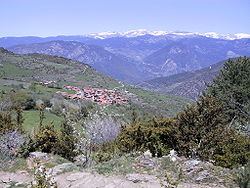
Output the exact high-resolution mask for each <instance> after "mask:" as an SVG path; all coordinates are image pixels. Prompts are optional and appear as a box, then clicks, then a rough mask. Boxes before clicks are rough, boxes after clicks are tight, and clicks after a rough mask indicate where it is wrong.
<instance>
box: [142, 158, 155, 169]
mask: <svg viewBox="0 0 250 188" xmlns="http://www.w3.org/2000/svg"><path fill="white" fill-rule="evenodd" d="M138 165H139V166H142V167H154V166H155V161H154V160H152V159H144V160H141V161H140V163H139V164H138Z"/></svg>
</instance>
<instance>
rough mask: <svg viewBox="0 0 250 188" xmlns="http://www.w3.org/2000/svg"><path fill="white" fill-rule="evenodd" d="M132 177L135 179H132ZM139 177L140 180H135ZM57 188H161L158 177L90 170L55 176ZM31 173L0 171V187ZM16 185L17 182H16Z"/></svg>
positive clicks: (193, 187)
mask: <svg viewBox="0 0 250 188" xmlns="http://www.w3.org/2000/svg"><path fill="white" fill-rule="evenodd" d="M133 178H134V179H135V180H136V181H132V180H133ZM138 179H140V180H141V181H137V180H138ZM55 180H56V182H57V185H58V187H59V188H67V187H71V188H162V186H161V181H160V179H159V178H157V177H155V176H152V175H147V174H143V175H142V174H130V175H127V176H118V175H111V176H105V175H100V174H93V173H90V172H79V171H74V172H68V173H64V174H60V175H57V176H55ZM31 181H32V177H31V175H29V174H28V173H27V172H26V171H17V172H16V173H9V172H0V188H5V187H8V185H9V184H10V183H11V182H18V183H19V184H30V182H31ZM16 185H17V184H16ZM215 187H216V188H225V187H223V186H218V185H199V184H190V183H182V184H179V185H178V186H177V188H215Z"/></svg>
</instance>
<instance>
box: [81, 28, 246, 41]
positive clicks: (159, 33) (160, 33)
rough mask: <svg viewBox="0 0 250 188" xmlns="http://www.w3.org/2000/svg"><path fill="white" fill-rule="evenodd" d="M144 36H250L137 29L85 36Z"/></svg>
mask: <svg viewBox="0 0 250 188" xmlns="http://www.w3.org/2000/svg"><path fill="white" fill-rule="evenodd" d="M144 35H153V36H166V35H168V36H172V37H174V36H182V37H188V36H193V37H195V36H203V37H209V38H216V39H226V40H235V39H242V38H250V34H247V33H236V34H218V33H215V32H207V33H198V32H177V31H148V30H146V29H138V30H131V31H127V32H101V33H92V34H88V35H85V36H87V37H93V38H97V39H107V38H113V37H128V38H130V37H138V36H144Z"/></svg>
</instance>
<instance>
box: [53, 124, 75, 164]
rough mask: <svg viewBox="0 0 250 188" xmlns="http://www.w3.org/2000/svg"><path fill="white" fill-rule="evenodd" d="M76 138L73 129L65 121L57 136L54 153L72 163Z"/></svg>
mask: <svg viewBox="0 0 250 188" xmlns="http://www.w3.org/2000/svg"><path fill="white" fill-rule="evenodd" d="M76 143H77V140H76V136H75V135H74V129H73V127H72V125H70V124H69V123H68V122H67V121H64V122H63V123H62V128H61V130H60V134H59V140H58V144H57V147H56V149H55V153H57V154H58V155H60V156H62V157H64V158H66V159H68V160H71V161H73V159H74V157H75V156H76V155H77V152H76Z"/></svg>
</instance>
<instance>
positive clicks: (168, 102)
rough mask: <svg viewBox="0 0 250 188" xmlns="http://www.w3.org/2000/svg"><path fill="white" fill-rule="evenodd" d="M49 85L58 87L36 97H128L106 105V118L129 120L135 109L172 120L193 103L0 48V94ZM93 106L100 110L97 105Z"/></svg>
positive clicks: (65, 62) (71, 64)
mask: <svg viewBox="0 0 250 188" xmlns="http://www.w3.org/2000/svg"><path fill="white" fill-rule="evenodd" d="M48 81H54V82H55V86H54V87H53V88H46V87H42V86H39V89H38V91H37V92H38V93H35V95H40V96H41V95H48V92H49V93H50V94H51V95H52V96H53V95H55V93H56V91H60V90H61V89H62V88H63V87H64V86H67V85H71V86H77V87H79V88H85V89H88V88H97V89H116V90H117V91H118V92H120V93H123V94H124V95H126V96H127V98H128V99H129V102H128V103H127V104H125V105H120V104H117V105H116V104H115V105H104V106H105V111H106V112H107V114H118V115H119V116H121V117H123V116H124V119H126V118H130V114H129V113H130V110H133V109H135V110H138V111H140V112H142V114H143V113H147V114H151V115H160V114H162V115H163V116H172V115H175V114H176V113H177V112H179V111H181V110H182V109H183V108H184V106H185V105H187V104H190V103H191V102H192V101H191V100H188V99H186V98H182V97H176V96H171V95H168V96H165V95H159V94H156V93H153V92H149V91H145V90H143V89H140V88H136V87H133V86H129V85H126V84H123V83H121V82H118V81H117V80H115V79H113V78H111V77H109V76H106V75H103V74H101V73H98V72H97V71H95V70H94V69H92V68H91V67H90V66H89V65H86V64H84V63H80V62H77V61H73V60H69V59H66V58H62V57H57V56H51V55H41V54H29V55H18V54H14V53H12V52H9V51H7V50H5V49H3V48H0V92H1V91H3V92H4V91H5V90H11V88H14V86H18V85H23V86H25V88H27V87H28V86H29V85H30V83H32V82H36V83H39V82H48ZM44 91H46V92H44ZM41 97H43V96H41ZM94 105H95V106H96V107H97V108H99V107H100V105H98V104H94ZM159 106H161V109H159V108H158V107H159Z"/></svg>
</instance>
